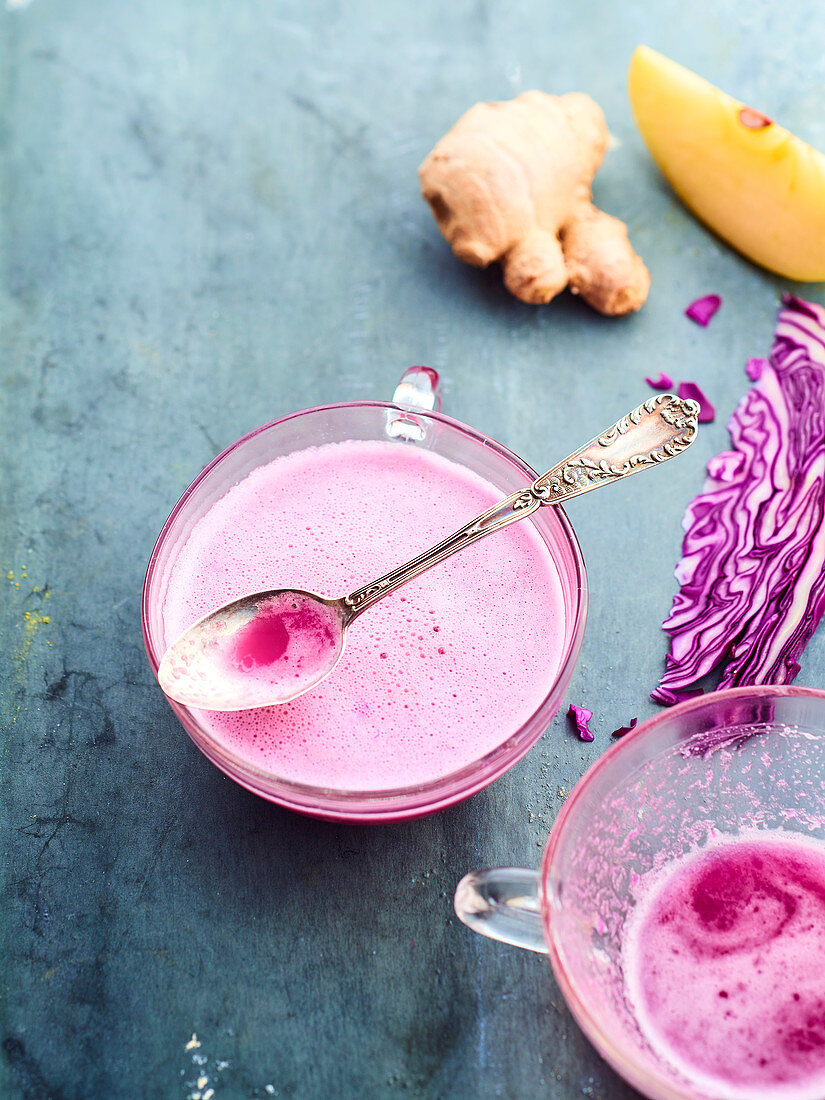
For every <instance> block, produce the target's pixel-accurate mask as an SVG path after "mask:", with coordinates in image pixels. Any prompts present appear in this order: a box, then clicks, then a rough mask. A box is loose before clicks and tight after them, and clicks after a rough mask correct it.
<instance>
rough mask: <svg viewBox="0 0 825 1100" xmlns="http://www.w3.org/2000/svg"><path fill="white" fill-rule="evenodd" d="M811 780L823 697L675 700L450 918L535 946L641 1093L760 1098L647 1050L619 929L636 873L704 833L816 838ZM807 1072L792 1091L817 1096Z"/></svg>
mask: <svg viewBox="0 0 825 1100" xmlns="http://www.w3.org/2000/svg"><path fill="white" fill-rule="evenodd" d="M823 776H825V691H821V690H819V689H816V688H803V687H794V686H788V687H777V686H771V685H768V686H762V687H740V688H730V689H727V690H725V691H717V692H710V693H708V694H706V695H702V696H699V697H698V698H695V699H691V700H688V701H687V702H684V703H681V704H679V705H678V706H675V707H673V708H672V709H669V710H667V711H664V712H663V713H661V714H659V715H656V716H655V717H653V718H651V719H648V721H646V722H644V723H643V724H642V725H640V726H637V728H636V729H635V730H633V732H632V733H629V734H627V735H626V736H625V737H623V738H622V739H621V740H620V741H619V742H617V743H616V744H614V745H612V746H611V747H610V748H609V749H608V750H607V752H605V753H604V754H603V755H602V756H600V757H599V759H598V760H597V761H596V762H595V763H594V764H593V765H591V767H590V768H589V769H588V770H587V771H586V772H585V774H584V776H583V777H582V778H581V779H580V780H579V782H578V783H577V784H576V785H575V787H574V788H573V790H572V791H571V793H570V795H569V796H568V798H567V800H566V802H565V803H564V805H563V807H562V808H561V811H560V812H559V815H558V817H557V818H556V821H555V823H554V824H553V827H552V829H551V831H550V836H549V838H548V841H547V846H546V848H545V851H544V858H543V860H542V866H541V870H540V871H533V870H528V869H526V868H513V867H498V868H493V869H491V870H486V871H474V872H471V873H470V874H468V875H465V877H464V878H463V879H462V880H461V882H460V883H459V885H458V888H457V890H456V894H455V910H456V913H457V915H458V917H459V918H460V919H461V920H462V921H463V922H464V923H465V924H467V925H469V927H470V928H472V929H473V930H474V931H476V932H480V933H481V934H483V935H485V936H489V937H490V938H491V939H496V940H501V941H503V942H504V943H509V944H513V945H514V946H516V947H525V948H528V949H529V950H532V951H538V952H542V953H545V954H548V955H549V957H550V963H551V965H552V969H553V974H554V976H555V978H556V981H557V983H558V986H559V988H560V990H561V992H562V994H563V996H564V999H565V1001H566V1002H567V1005H568V1007H569V1008H570V1011H571V1012H572V1014H573V1016H574V1017H575V1018H576V1020H577V1022H578V1023H579V1025H580V1027H581V1028H582V1030H583V1031H584V1033H585V1034H586V1035H587V1037H588V1039H589V1040H590V1041H591V1043H592V1044H593V1046H594V1047H595V1048H596V1050H598V1052H599V1053H600V1054H601V1055H602V1057H603V1058H605V1059H606V1060H607V1061H608V1062H609V1063H610V1064H611V1065H612V1066H613V1068H614V1069H615V1070H616V1071H617V1072H618V1073H620V1074H621V1075H622V1077H624V1078H625V1080H627V1081H629V1082H630V1084H632V1085H633V1086H634V1087H635V1088H637V1089H638V1090H639V1091H640V1092H642V1093H643V1094H644V1095H645V1096H648V1097H651V1098H652V1100H720V1097H724V1096H734V1095H735V1096H737V1097H745V1096H747V1097H749V1098H750V1100H754V1098H756V1097H763V1096H765V1095H766V1094H765V1092H764V1090H763V1089H761V1088H755V1089H751V1090H750V1091H749V1090H748V1089H747V1088H743V1087H740V1086H739V1085H738V1084H737V1083H734V1084H732V1085H731V1089H730V1090H729V1091H724V1090H723V1088H722V1087H721V1086H720V1085H719V1084H713V1085H711V1086H708V1085H707V1084H702V1083H699V1082H697V1080H688V1079H687V1078H685V1077H684V1076H683V1075H682V1073H681V1072H680V1071H678V1070H677V1069H676V1068H675V1067H674V1066H673V1065H672V1064H671V1063H670V1062H669V1060H668V1059H667V1057H665V1056H664V1055H663V1054H662V1053H660V1052H657V1051H656V1050H654V1049H653V1048H652V1046H651V1045H650V1043H649V1041H648V1040H647V1039H646V1038H645V1036H644V1035H643V1034H642V1032H641V1030H640V1028H639V1025H638V1023H637V1022H636V1017H635V1013H634V1011H633V1009H632V1007H631V1006H630V1004H629V1002H628V999H627V995H626V992H625V986H624V978H623V959H622V941H623V936H624V930H625V927H626V924H627V920H628V918H629V916H630V913H631V912H632V910H633V907H634V904H635V900H636V898H635V892H636V889H637V885H638V883H639V881H640V880H641V879H642V876H644V875H646V874H648V873H649V872H651V871H657V870H661V869H662V868H663V867H667V866H669V865H670V864H671V861H673V860H677V859H680V858H682V857H683V856H685V855H686V854H687V853H689V852H692V851H695V850H697V849H698V848H702V847H704V846H705V845H706V844H707V843H708V842H709V841H711V840H714V839H717V838H719V837H736V836H739V835H742V834H744V835H745V836H747V837H748V838H751V837H753V836H754V835H755V834H759V833H763V832H765V831H766V835H767V836H771V835H772V833H773V831H774V830H776V831H780V832H781V833H782V834H785V835H787V834H790V836H792V837H797V838H799V837H802V838H804V839H806V840H810V839H814V840H819V841H820V842H822V843H823V844H824V845H825V782H823ZM811 965H817V960H815V959H812V960H811ZM689 995H690V991H689V990H676V991H674V996H677V997H678V996H689ZM774 1007H775V1008H778V1007H779V1006H774ZM821 1080H822V1078H821V1075H820V1077H819V1088H817V1087H816V1084H814V1085H813V1088H812V1091H809V1092H802V1091H793V1096H794V1097H798V1098H799V1100H814V1098H815V1100H821V1096H822V1090H821ZM791 1086H793V1083H791ZM769 1095H770V1096H776V1097H779V1096H780V1095H790V1093H782V1092H781V1089H780V1090H779V1091H774V1090H773V1089H771V1090H769Z"/></svg>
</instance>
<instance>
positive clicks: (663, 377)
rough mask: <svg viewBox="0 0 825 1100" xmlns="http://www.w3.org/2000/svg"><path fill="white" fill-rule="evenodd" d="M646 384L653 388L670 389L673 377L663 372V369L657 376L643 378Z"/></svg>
mask: <svg viewBox="0 0 825 1100" xmlns="http://www.w3.org/2000/svg"><path fill="white" fill-rule="evenodd" d="M645 382H647V384H648V386H650V388H651V389H653V390H672V389H673V379H672V378H671V377H670V375H669V374H665V373H664V371H659V377H658V378H645Z"/></svg>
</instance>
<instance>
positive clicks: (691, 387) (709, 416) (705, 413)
mask: <svg viewBox="0 0 825 1100" xmlns="http://www.w3.org/2000/svg"><path fill="white" fill-rule="evenodd" d="M676 392H677V393H678V395H679V397H681V398H682V400H685V399H688V398H689V399H690V400H692V401H696V402H697V403H698V405H699V423H700V424H710V423H711V421H712V420H713V418H714V417H715V416H716V409H715V407H714V406H713V405H711V403H710V401H709V400H708V398H707V397H706V396H705V394H704V392H703V391H702V390H701V389H700V388H699V386H697V384H696V383H695V382H680V383H679V389H678V390H677V391H676Z"/></svg>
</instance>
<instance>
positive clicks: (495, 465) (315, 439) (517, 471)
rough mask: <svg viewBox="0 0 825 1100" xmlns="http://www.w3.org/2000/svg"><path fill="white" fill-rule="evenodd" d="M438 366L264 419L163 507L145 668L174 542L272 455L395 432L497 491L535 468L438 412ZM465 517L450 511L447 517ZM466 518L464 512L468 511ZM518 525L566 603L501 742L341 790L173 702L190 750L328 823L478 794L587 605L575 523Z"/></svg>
mask: <svg viewBox="0 0 825 1100" xmlns="http://www.w3.org/2000/svg"><path fill="white" fill-rule="evenodd" d="M439 410H440V397H439V380H438V375H437V374H436V372H435V371H433V370H430V369H429V368H426V367H413V368H411V369H410V370H408V371H406V372H405V374H404V375H403V376H402V378H401V381H400V383H399V385H398V387H397V389H396V390H395V394H394V397H393V401H392V402H386V401H363V402H353V403H351V404H342V405H327V406H321V407H318V408H313V409H306V410H304V411H302V412H297V413H293V414H292V415H290V416H285V417H283V418H282V419H280V420H276V421H273V422H272V423H271V424H266V425H264V426H263V427H261V428H257V429H256V430H255V431H252V432H250V433H249V434H248V435H246V436H244V437H243V438H242V439H239V440H238V441H237V442H235V443H233V444H231V446H229V447H228V448H227V449H226V450H225V451H223V452H222V453H221V454H220V455H218V457H217V458H216V459H215V460H214V461H213V462H211V463H210V465H209V466H207V467H206V469H205V470H204V471H203V472H202V473H201V474H199V475H198V477H197V478H196V479H195V480H194V482H193V483H192V484H191V485H190V486H189V488H188V489H187V490H186V492H185V493H184V494H183V496H182V497H181V498H180V500H179V501H178V503H177V504H176V505H175V507H174V509H173V510H172V513H171V515H170V516H169V519H168V520H167V521H166V523H165V525H164V527H163V530H162V531H161V533H160V536H159V538H158V540H157V543H156V544H155V548H154V550H153V552H152V556H151V559H150V561H149V566H148V569H147V572H146V579H145V582H144V587H143V636H144V643H145V646H146V652H147V655H148V657H149V661H150V663H151V665H152V669H153V671H154V672H155V673H157V669H158V664H159V662H160V658H161V657H162V655H163V653H164V651H165V648H166V646H167V645H168V644H169V643H170V642H171V641H172V640H173V639H172V638H169V637H167V636H166V633H165V628H164V621H163V600H164V593H165V590H166V585H167V583H168V577H169V575H170V571H171V569H172V568H173V566H174V560H175V556H176V550H177V548H178V547H180V546H181V545H182V543H183V542H185V540H186V539H187V537H188V535H189V533H190V532H191V531H192V528H193V527H194V525H195V524H196V523H197V522H198V520H199V519H200V518H201V517H202V516H203V515H204V514H205V513H206V511H207V510H208V509H209V508H210V507H211V506H212V504H214V502H215V501H217V500H218V499H220V497H222V496H223V495H224V494H225V493H226V492H227V491H228V490H229V489H230V488H231V487H232V486H233V485H235V484H236V483H237V482H238V481H240V480H242V479H243V478H244V477H246V476H247V475H248V474H249V473H250V472H251V471H252V470H254V469H256V468H257V467H258V466H261V465H263V464H264V463H266V462H270V461H272V460H273V459H274V458H276V457H278V456H280V455H285V454H289V453H291V452H293V451H297V450H301V449H303V448H306V447H310V446H315V445H319V444H323V443H334V442H340V441H345V440H353V439H354V440H386V439H394V440H397V441H398V443H399V445H401V446H413V447H424V448H427V449H430V450H434V451H436V452H438V453H439V454H441V455H443V456H444V457H446V458H448V459H451V460H452V461H453V462H457V463H459V464H461V465H463V466H465V467H468V468H469V469H471V470H473V471H474V472H476V473H478V474H480V475H481V476H482V477H484V478H486V479H487V481H489V482H491V483H492V484H493V485H495V486H496V487H498V488H500V489H501V495H502V497H505V496H508V495H509V494H510V493H512V492H514V491H515V490H516V489H518V488H521V487H522V486H524V485H529V484H531V483H532V482H533V481H534V480H535V479H536V477H537V476H538V475H537V473H536V471H534V470H533V469H531V468H530V467H529V466H528V465H527V464H526V463H525V462H523V461H522V460H521V459H520V458H518V456H517V455H515V454H513V453H512V452H511V451H509V450H507V448H506V447H503V446H501V444H499V443H496V442H495V441H494V440H492V439H490V438H489V437H487V436H485V435H483V434H482V433H481V432H477V431H475V430H474V429H473V428H470V427H468V426H467V425H466V424H461V423H459V421H457V420H452V419H451V418H450V417H447V416H444V415H443V414H441V412H440V411H439ZM463 518H465V517H460V516H457V517H456V526H459V524H460V522H461V520H462V519H463ZM466 518H470V517H466ZM523 522H527V523H533V524H534V525H535V529H536V531H537V532H538V533H539V535H540V536H541V538H542V540H543V541H544V542H545V543H546V545H547V546H548V548H549V549H550V552H551V554H552V556H553V559H554V560H555V562H556V565H557V567H558V570H559V574H560V577H561V580H562V589H563V595H564V601H565V615H564V623H565V626H564V630H565V637H564V646H563V652H562V658H561V661H560V663H559V669H558V673H557V675H556V676H555V679H554V680H553V682H552V683H551V684H549V685H548V689H547V693H546V695H545V697H544V698H543V700H542V702H541V703H540V705H539V706H538V707H537V708H536V710H535V711H534V712H533V714H532V715H531V716H530V718H529V719H528V720H527V721H526V722H524V723H523V724H522V725H521V726H520V727H519V728H516V729H512V730H509V731H505V732H504V734H503V736H502V743H501V744H500V745H499V746H498V747H497V748H495V749H494V750H493V751H492V752H489V753H488V754H487V755H485V756H484V757H483V758H481V759H479V760H476V761H474V762H473V763H472V764H470V765H468V766H466V767H464V768H462V769H460V770H458V771H455V772H453V773H451V774H448V775H444V776H441V777H440V778H438V779H437V780H434V781H432V782H430V783H426V784H421V785H418V786H415V787H404V788H396V789H392V790H375V791H346V790H335V789H330V788H320V787H312V786H308V785H305V784H301V783H296V782H292V781H288V780H286V779H283V778H281V777H279V776H277V775H275V774H272V773H270V772H265V771H261V770H259V769H257V768H255V767H253V766H252V765H250V764H249V763H248V762H247V761H244V760H243V759H241V758H240V757H239V756H237V755H235V754H234V753H232V752H231V751H230V750H229V749H228V748H227V747H226V746H225V745H223V744H221V743H219V742H218V741H217V740H216V739H215V738H214V737H213V736H211V735H210V733H209V731H208V730H206V729H205V728H204V726H203V724H202V723H200V722H199V721H198V717H197V714H196V713H195V712H193V711H191V710H189V709H188V708H186V707H184V706H181V705H180V704H178V703H175V702H171V701H170V705H171V706H172V709H173V710H174V711H175V713H176V715H177V716H178V718H179V719H180V722H181V723H182V725H183V727H184V729H185V730H186V732H187V733H188V734H189V736H190V737H191V738H192V740H193V741H194V742H195V744H196V745H197V746H198V748H199V749H200V750H201V751H202V752H203V753H204V754H205V755H206V756H207V757H208V758H209V759H210V760H211V761H212V762H213V763H214V764H216V765H217V766H218V767H219V768H220V769H221V770H222V771H223V772H225V774H226V775H228V776H230V778H232V779H234V780H235V781H236V782H238V783H240V784H241V785H242V786H244V787H246V788H247V789H248V790H251V791H254V792H255V793H256V794H259V795H261V796H262V797H264V798H266V799H269V800H270V801H271V802H276V803H278V804H280V805H282V806H286V807H289V808H290V809H293V810H297V811H299V812H302V813H305V814H310V815H312V816H314V817H321V818H326V819H328V820H336V821H361V822H371V821H374V822H378V821H396V820H401V819H404V818H412V817H418V816H421V815H423V814H427V813H432V812H433V811H435V810H440V809H444V808H445V807H447V806H450V805H452V804H453V803H455V802H458V801H460V800H462V799H464V798H468V797H469V796H470V795H472V794H475V793H476V792H477V791H479V790H481V789H482V788H483V787H485V786H487V785H488V784H489V783H491V782H492V781H493V780H494V779H496V778H498V776H500V775H501V774H502V773H503V772H505V771H506V770H507V769H508V768H510V767H512V765H513V764H515V763H516V762H517V761H518V760H520V759H521V757H522V756H524V754H525V753H526V752H527V751H528V750H529V749H530V748H531V747H532V746H533V745H534V744H535V742H536V741H537V740H538V739H539V737H541V735H542V733H544V731H545V730H546V729H547V727H548V726H549V724H550V722H551V721H552V719H553V717H554V715H555V714H556V712H557V710H558V708H559V706H560V705H561V702H562V698H563V696H564V692H565V689H566V687H567V684H568V683H569V681H570V677H571V675H572V673H573V668H574V666H575V663H576V659H577V657H578V654H579V650H580V648H581V642H582V637H583V634H584V625H585V619H586V614H587V577H586V573H585V568H584V561H583V559H582V555H581V550H580V549H579V545H578V542H577V540H576V536H575V534H574V533H573V528H572V526H571V524H570V521H569V520H568V518H567V516H566V515H565V513H564V511H563V510H562V508H560V507H558V506H555V507H552V508H549V507H548V508H541V509H539V510H538V511H537V512H536V513H535V514H534V516H532V517H530V518H529V519H527V520H524V521H523Z"/></svg>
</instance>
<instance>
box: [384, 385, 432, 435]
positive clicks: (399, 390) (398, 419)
mask: <svg viewBox="0 0 825 1100" xmlns="http://www.w3.org/2000/svg"><path fill="white" fill-rule="evenodd" d="M392 400H393V404H394V405H396V406H397V408H395V409H392V410H391V411H390V412H388V413H387V435H388V437H389V438H390V439H400V440H401V441H402V442H403V443H423V442H424V440H425V439H426V438H427V430H428V421H427V420H426V419H425V418H424V417H421V416H416V415H415V413H416V410H418V411H421V412H440V411H441V379H440V378H439V377H438V372H437V371H434V370H433V369H432V367H408V368H407V370H405V371H404V373H403V374H402V375H401V378H400V379H399V380H398V385H397V386H396V387H395V393H393V395H392Z"/></svg>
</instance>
